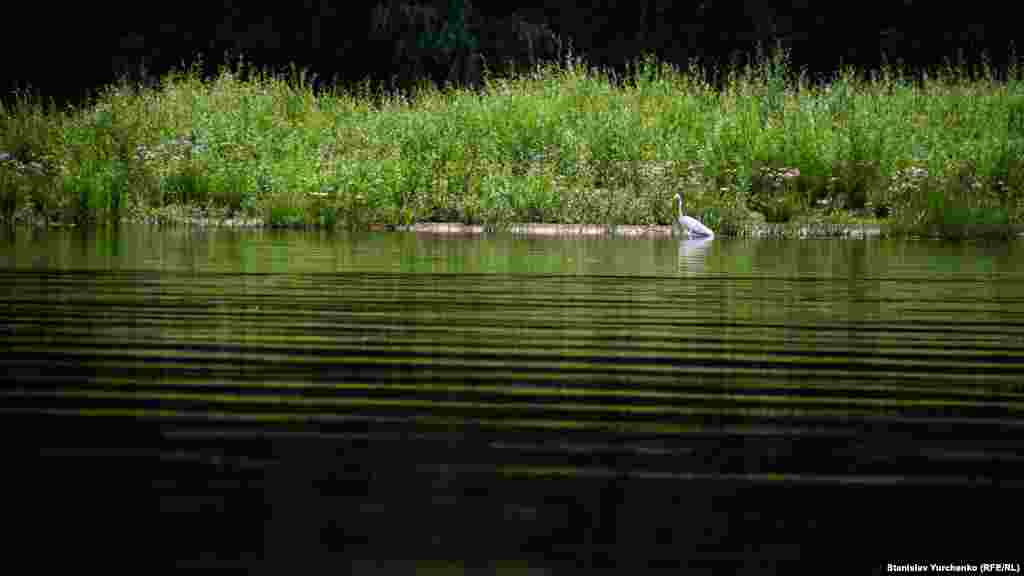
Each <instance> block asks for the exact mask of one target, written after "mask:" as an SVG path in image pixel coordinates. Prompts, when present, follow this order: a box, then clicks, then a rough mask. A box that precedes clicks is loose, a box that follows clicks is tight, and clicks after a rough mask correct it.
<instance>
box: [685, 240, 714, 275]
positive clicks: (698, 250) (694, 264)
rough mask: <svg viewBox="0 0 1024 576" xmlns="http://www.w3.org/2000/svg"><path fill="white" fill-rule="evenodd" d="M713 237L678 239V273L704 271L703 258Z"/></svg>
mask: <svg viewBox="0 0 1024 576" xmlns="http://www.w3.org/2000/svg"><path fill="white" fill-rule="evenodd" d="M712 240H714V237H705V238H690V239H685V240H680V241H679V261H678V262H679V273H680V274H684V275H686V276H693V275H696V274H700V273H701V272H703V271H704V260H705V258H706V257H707V252H708V249H709V248H710V247H711V241H712Z"/></svg>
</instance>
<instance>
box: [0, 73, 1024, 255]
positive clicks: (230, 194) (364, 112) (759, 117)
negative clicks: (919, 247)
mask: <svg viewBox="0 0 1024 576" xmlns="http://www.w3.org/2000/svg"><path fill="white" fill-rule="evenodd" d="M726 78H727V81H726V82H725V83H724V86H722V87H720V88H716V87H713V86H712V85H711V84H710V83H709V82H707V80H706V79H705V78H704V76H703V75H702V74H700V73H699V72H698V70H697V69H696V68H692V69H689V70H679V69H675V68H672V67H670V66H667V65H664V64H661V63H658V62H656V61H654V60H651V59H646V60H642V61H639V62H638V63H637V65H636V66H634V67H633V68H632V73H631V74H630V75H629V77H627V78H625V79H617V78H610V77H609V76H608V75H607V74H604V73H601V72H598V71H594V70H592V69H589V68H587V67H586V66H584V65H583V64H582V63H580V62H579V61H576V60H573V59H571V58H570V59H569V60H568V61H567V62H565V63H563V64H562V65H561V66H558V67H554V66H552V67H547V68H543V69H539V70H537V71H535V72H534V73H532V74H530V75H525V76H519V77H516V78H512V79H498V80H494V79H492V80H489V81H488V82H487V85H486V87H485V88H484V89H483V90H482V91H478V92H474V91H470V90H437V89H433V88H430V87H424V88H422V89H421V90H419V91H417V93H416V94H414V95H411V96H410V95H399V94H385V93H380V92H376V91H373V90H372V89H370V88H369V87H364V88H363V89H361V90H357V91H355V92H337V93H319V94H317V93H315V92H314V90H313V89H312V85H311V82H309V81H308V78H307V77H306V76H305V75H304V74H302V73H294V74H291V75H290V76H288V77H282V76H274V75H269V74H266V73H263V72H258V71H254V70H250V69H247V68H246V67H245V66H244V65H240V64H238V65H232V66H227V67H225V68H224V69H223V71H222V72H221V73H220V74H219V75H218V76H217V77H216V78H213V79H211V80H206V81H204V80H203V79H201V78H200V77H199V75H198V74H197V73H194V72H182V73H175V74H171V75H168V76H167V77H165V78H163V79H162V81H161V82H160V83H159V85H158V86H157V87H155V88H138V87H132V86H128V85H126V84H124V85H120V86H113V87H110V88H108V89H107V90H105V91H103V92H102V93H101V94H100V95H99V96H98V97H97V98H96V99H95V101H94V102H92V103H91V104H90V105H88V106H85V107H80V108H76V109H69V110H57V109H54V108H52V107H50V106H47V105H46V103H45V102H43V101H41V100H40V99H38V98H32V97H28V96H25V97H22V98H19V99H18V100H17V101H16V102H14V103H13V104H12V105H9V106H7V107H4V108H2V109H0V217H2V218H3V219H5V220H7V221H12V220H13V221H26V222H34V223H37V224H43V223H51V224H52V223H70V222H77V223H81V222H88V221H94V220H98V221H108V220H110V219H112V218H118V219H122V218H129V219H135V220H172V221H173V220H181V219H186V218H188V217H190V216H191V217H213V218H215V219H222V218H233V219H236V221H244V220H247V219H248V220H255V221H259V222H262V223H264V224H266V225H274V226H300V225H315V226H328V227H332V226H342V227H355V228H360V227H367V226H371V225H408V224H411V223H414V222H462V223H468V224H484V225H485V226H488V227H496V228H501V227H504V226H507V225H510V224H512V223H516V222H545V223H550V222H557V223H569V224H580V223H586V224H600V225H617V224H631V225H651V224H668V223H670V222H671V221H672V219H673V217H674V205H673V202H672V196H673V194H674V192H675V191H676V190H679V189H682V190H685V192H686V198H687V205H688V209H689V212H690V213H691V214H693V215H695V216H697V217H699V218H700V219H701V220H703V221H704V222H705V223H706V224H708V225H709V226H711V227H712V228H714V229H716V230H717V231H719V232H720V233H722V234H726V235H729V234H738V233H741V232H742V231H743V230H744V229H748V228H749V227H750V226H752V225H756V224H758V223H760V222H764V221H767V222H788V223H791V224H800V223H804V222H806V223H813V224H827V225H844V224H860V223H878V224H882V225H883V227H884V228H885V229H886V230H888V231H889V232H890V233H896V234H901V233H909V234H921V235H940V236H975V235H981V234H995V235H1008V234H1009V233H1010V232H1009V230H1010V228H1011V226H1012V225H1015V224H1020V223H1021V222H1022V220H1024V70H1020V69H1017V68H1012V69H1011V70H1010V71H1009V80H1008V81H1005V82H999V81H997V80H996V79H995V78H994V75H993V74H991V73H983V74H981V75H980V76H979V75H975V76H974V77H968V74H967V72H966V71H962V70H961V69H957V68H948V69H947V71H946V73H944V74H939V75H936V76H934V77H929V78H925V79H920V78H917V79H913V78H911V77H909V76H906V75H903V74H901V73H899V72H898V71H897V70H894V69H890V70H885V71H883V72H882V73H880V74H876V75H873V76H871V77H865V76H864V75H861V74H858V73H856V72H855V71H852V70H850V71H846V72H844V73H842V74H840V75H839V76H838V77H837V78H835V79H833V80H832V81H831V82H829V83H826V84H817V85H812V84H811V83H809V82H808V81H807V80H806V78H804V77H802V76H801V75H800V74H799V71H797V70H793V69H792V68H791V67H790V66H789V65H788V63H787V61H786V58H785V55H784V54H777V55H775V56H773V57H770V58H764V59H762V60H761V61H760V62H757V63H755V64H753V65H748V66H744V67H738V68H736V69H734V70H732V71H730V72H729V73H728V74H727V75H726Z"/></svg>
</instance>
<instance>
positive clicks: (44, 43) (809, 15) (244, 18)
mask: <svg viewBox="0 0 1024 576" xmlns="http://www.w3.org/2000/svg"><path fill="white" fill-rule="evenodd" d="M1000 6H1008V5H1007V4H1003V3H991V4H988V3H980V4H978V5H972V6H970V7H969V9H968V10H967V11H960V10H958V11H953V10H947V9H941V8H939V7H937V6H936V5H935V4H934V3H932V2H926V1H924V0H902V1H892V0H890V1H885V2H881V1H869V2H854V3H835V2H820V1H819V2H811V1H809V0H805V1H787V2H764V1H760V0H705V1H701V2H698V1H690V2H679V1H676V2H673V1H671V0H642V1H638V0H630V1H625V0H606V1H604V2H600V3H589V4H577V3H575V2H554V1H550V2H527V3H523V2H521V3H514V4H513V3H489V2H471V1H470V0H465V1H463V0H432V1H421V2H416V1H413V0H405V1H394V0H375V1H353V2H330V1H328V0H315V1H314V0H304V1H302V2H288V3H280V4H278V5H277V6H276V7H275V6H274V5H268V4H262V3H256V4H253V3H246V2H238V1H235V2H231V1H225V2H223V3H207V2H174V3H146V4H140V5H138V6H137V7H135V8H134V9H133V8H132V7H130V6H129V5H123V4H109V5H108V4H100V5H96V4H88V5H72V6H67V7H62V8H61V9H60V13H59V14H58V13H54V11H53V10H52V8H49V7H45V6H44V5H42V4H36V5H33V6H31V7H27V8H23V9H19V10H20V12H19V14H20V15H19V17H18V18H13V17H12V18H9V19H7V22H6V24H5V28H6V29H7V30H5V33H4V34H3V35H2V37H3V38H5V39H4V40H0V42H2V43H3V44H6V45H5V46H2V48H3V53H4V66H3V68H4V73H3V74H2V80H0V82H2V85H0V88H2V90H3V94H4V98H5V99H6V98H10V97H11V96H12V91H13V90H15V89H22V90H24V89H28V90H29V91H31V92H33V93H35V94H38V95H42V96H44V97H47V98H53V99H54V100H55V101H56V103H58V104H59V105H63V104H70V103H75V102H80V101H81V99H82V98H83V97H87V96H89V95H90V94H93V93H95V90H96V89H98V88H100V87H102V86H104V85H106V84H109V83H111V82H114V81H115V80H118V79H122V78H128V79H129V80H132V81H138V80H146V79H149V80H154V79H156V78H158V77H160V76H161V75H163V74H164V73H166V72H167V71H169V70H172V69H175V68H182V67H183V66H190V65H194V64H196V63H197V61H199V60H200V59H201V61H202V66H203V67H204V68H205V69H206V71H207V72H213V71H215V70H216V68H217V67H218V66H220V65H221V64H224V63H225V58H226V57H228V56H226V55H230V56H229V57H230V58H232V59H235V58H237V57H238V56H239V55H242V56H244V58H245V60H246V61H247V62H249V63H251V64H253V65H255V66H257V67H259V68H269V69H272V70H284V69H286V68H287V67H288V66H289V65H291V64H294V65H296V66H297V67H299V68H305V69H307V70H308V71H309V72H311V73H313V74H315V75H316V82H317V83H318V85H320V86H322V85H323V83H325V82H327V83H335V82H336V83H337V84H339V85H341V86H351V85H353V84H354V83H358V82H360V81H363V80H365V79H370V80H371V82H372V83H373V84H374V85H375V86H378V87H385V88H392V89H393V88H408V87H410V86H412V85H414V84H415V83H416V81H417V80H418V79H420V78H428V79H430V80H432V81H434V82H436V83H444V82H446V81H454V82H456V83H462V84H465V83H472V82H473V81H475V80H477V79H478V78H479V70H480V69H482V68H483V67H485V66H486V68H488V69H490V70H491V72H492V73H500V72H503V71H505V70H507V69H508V66H509V64H514V65H515V66H517V67H518V68H519V69H523V68H528V67H529V66H531V65H533V64H536V63H537V62H542V61H551V60H556V59H559V58H564V57H565V56H566V55H567V54H568V51H569V50H570V48H571V52H572V53H573V55H575V56H580V57H582V58H583V59H584V61H585V62H587V63H589V64H591V65H595V66H599V67H605V68H611V69H615V70H620V71H621V70H624V69H625V66H626V64H627V63H629V62H631V61H633V60H635V59H636V58H638V57H640V56H641V55H643V54H645V53H646V54H653V55H655V56H657V57H658V58H660V59H662V60H665V61H668V62H671V63H674V64H677V65H685V64H686V63H688V62H690V61H691V60H694V59H697V60H699V61H700V62H701V63H702V65H704V66H705V67H706V69H707V70H710V71H714V70H715V69H716V68H717V64H721V63H728V62H736V61H739V62H743V61H744V60H745V59H746V58H747V57H748V56H749V55H751V54H752V53H753V51H754V48H755V47H756V46H757V45H759V44H760V45H762V46H768V47H770V46H776V45H781V46H783V47H785V48H787V49H788V50H789V51H790V54H791V58H792V64H793V65H794V66H795V67H797V68H799V69H805V70H806V71H807V72H808V73H809V74H811V75H812V76H813V77H817V78H821V77H827V76H829V75H831V74H832V73H834V72H835V71H836V70H837V69H838V68H839V66H840V64H845V65H852V66H855V67H858V68H861V69H872V68H875V67H878V66H879V65H880V64H881V63H882V62H883V61H885V60H884V59H886V58H887V60H888V62H889V63H890V64H896V63H902V64H903V65H904V66H906V67H907V68H908V69H912V70H924V69H926V68H929V67H935V66H941V65H943V64H944V63H945V62H947V61H950V62H952V63H953V64H960V65H968V66H981V65H982V64H983V62H984V58H987V60H988V63H989V64H990V65H991V66H992V67H993V68H994V69H995V70H997V71H998V70H1001V69H1003V68H1004V67H1005V65H1006V63H1007V61H1008V59H1009V58H1010V54H1011V43H1012V40H1013V36H1014V30H1013V29H1014V25H1013V21H1014V18H1012V17H1011V15H1010V14H1009V13H1008V9H1007V8H1000ZM983 55H984V57H983Z"/></svg>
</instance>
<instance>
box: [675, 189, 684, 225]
mask: <svg viewBox="0 0 1024 576" xmlns="http://www.w3.org/2000/svg"><path fill="white" fill-rule="evenodd" d="M676 204H679V218H680V219H682V217H683V216H686V210H685V209H683V195H682V194H679V195H677V196H676Z"/></svg>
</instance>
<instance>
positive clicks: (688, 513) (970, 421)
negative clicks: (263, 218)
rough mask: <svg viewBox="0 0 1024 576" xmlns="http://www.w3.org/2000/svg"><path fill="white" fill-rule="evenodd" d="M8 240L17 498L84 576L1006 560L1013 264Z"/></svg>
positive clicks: (137, 235)
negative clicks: (117, 568)
mask: <svg viewBox="0 0 1024 576" xmlns="http://www.w3.org/2000/svg"><path fill="white" fill-rule="evenodd" d="M4 234H5V235H4V237H3V240H4V243H3V244H2V248H0V295H2V300H0V331H2V333H3V344H2V348H0V358H2V362H3V366H4V378H3V381H2V382H3V383H2V388H0V394H2V399H0V420H2V421H3V423H4V428H3V432H5V436H6V438H7V439H8V442H7V445H8V449H7V456H8V462H9V463H10V464H11V465H10V466H8V470H17V471H18V472H19V473H18V474H16V475H15V477H16V478H17V479H18V481H17V482H16V486H15V487H14V488H12V489H10V490H11V491H10V492H9V493H10V494H34V495H35V496H34V500H33V502H34V512H33V513H30V514H26V515H25V516H24V518H22V519H21V521H20V525H21V534H23V535H24V536H25V537H26V538H27V539H29V540H32V541H35V540H39V539H45V540H47V541H49V542H62V543H77V544H78V545H81V547H82V550H84V552H83V554H84V556H82V559H83V561H85V562H89V561H91V560H103V561H108V560H109V558H110V557H111V555H113V556H115V557H116V556H119V555H120V554H121V553H122V552H123V551H124V549H126V548H128V549H136V550H143V551H146V552H148V553H149V554H150V555H151V558H152V561H153V562H155V563H163V562H167V563H174V564H176V565H177V566H179V567H206V566H212V567H244V568H248V569H260V568H265V569H266V572H267V573H281V572H282V571H288V572H296V573H310V572H322V573H346V572H355V573H396V572H398V573H404V572H406V571H407V572H408V573H412V572H413V571H416V572H417V573H418V572H423V573H463V572H470V573H508V574H515V573H532V574H543V573H562V572H567V571H571V570H575V569H592V568H607V567H613V568H618V569H621V570H627V569H629V570H635V569H636V568H652V567H673V568H675V567H684V568H686V569H687V570H688V571H690V572H703V571H707V570H712V569H719V568H720V569H722V570H723V571H725V572H732V571H735V570H738V569H749V570H750V571H752V572H775V571H781V569H782V568H783V567H785V568H788V567H789V563H793V565H794V566H797V565H804V564H806V563H809V562H811V560H810V559H811V558H815V557H819V556H822V555H825V554H827V555H828V557H830V558H832V560H829V562H833V563H850V562H861V563H862V564H863V565H864V570H865V571H868V572H874V573H885V571H886V564H887V563H907V562H924V563H927V562H950V561H953V562H1011V561H1016V562H1020V561H1021V560H1022V559H1024V557H1022V553H1021V550H1022V548H1021V545H1020V543H1019V530H1017V529H1016V528H1013V527H1012V526H1019V521H1020V518H1021V516H1020V505H1019V502H1020V500H1021V496H1022V495H1024V453H1022V449H1021V447H1022V443H1021V441H1022V439H1024V434H1022V432H1024V267H1021V266H1020V263H1021V261H1022V256H1024V246H1022V244H1021V243H1020V242H1014V243H960V244H953V243H942V242H936V241H920V242H909V241H888V240H879V239H868V240H732V239H725V238H719V239H715V240H713V241H711V242H690V241H685V242H680V241H678V240H667V239H615V238H603V239H596V238H589V239H586V238H516V237H512V236H502V235H495V236H489V237H482V238H481V237H450V236H436V235H434V236H431V235H423V234H421V235H416V234H404V233H378V234H362V235H345V234H334V235H332V234H327V233H308V232H274V231H232V230H198V231H197V230H194V229H193V230H189V229H187V228H169V229H159V228H152V227H150V228H146V227H122V228H120V229H112V228H107V229H89V230H68V231H59V230H58V231H52V230H51V231H29V230H17V231H15V232H11V231H6V232H5V233H4ZM101 519H102V521H103V522H104V523H106V522H112V523H113V525H114V526H117V527H118V528H115V529H114V530H113V532H110V531H109V529H105V530H104V531H103V532H102V533H100V532H98V528H97V526H98V522H99V521H100V520H101ZM1003 520H1010V523H1009V524H1008V526H1011V527H1010V528H1006V529H1004V528H1003V527H1002V526H1003V524H1004V522H1003ZM818 565H819V566H823V564H818ZM830 565H834V564H830Z"/></svg>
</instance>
